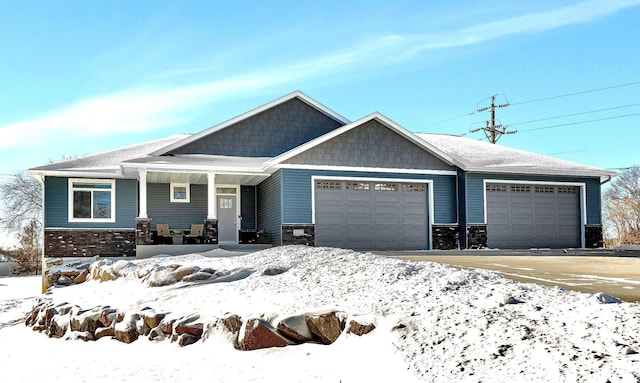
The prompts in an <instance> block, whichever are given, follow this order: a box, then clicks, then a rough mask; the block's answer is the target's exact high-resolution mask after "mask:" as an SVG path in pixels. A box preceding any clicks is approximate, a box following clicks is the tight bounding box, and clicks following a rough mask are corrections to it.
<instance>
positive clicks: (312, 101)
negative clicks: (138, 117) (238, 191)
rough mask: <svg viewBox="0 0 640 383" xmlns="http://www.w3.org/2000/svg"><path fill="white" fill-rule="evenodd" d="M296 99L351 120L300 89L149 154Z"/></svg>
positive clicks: (344, 120)
mask: <svg viewBox="0 0 640 383" xmlns="http://www.w3.org/2000/svg"><path fill="white" fill-rule="evenodd" d="M296 98H297V99H298V100H300V101H302V102H304V103H305V104H307V105H309V106H310V107H312V108H314V109H316V110H317V111H319V112H320V113H323V114H325V115H326V116H328V117H329V118H331V119H333V120H335V121H337V122H339V123H340V124H342V125H346V124H349V123H350V122H351V121H350V120H349V119H347V118H346V117H344V116H342V115H341V114H339V113H337V112H336V111H334V110H332V109H330V108H329V107H327V106H326V105H323V104H321V103H320V102H318V101H316V100H315V99H313V98H311V97H309V96H308V95H307V94H305V93H304V92H302V91H300V90H296V91H293V92H291V93H289V94H286V95H284V96H282V97H279V98H277V99H275V100H272V101H269V102H267V103H266V104H263V105H261V106H258V107H257V108H254V109H251V110H249V111H248V112H245V113H242V114H240V115H238V116H236V117H233V118H230V119H228V120H226V121H224V122H221V123H219V124H216V125H213V126H212V127H210V128H208V129H205V130H202V131H200V132H199V133H196V134H193V135H191V136H190V137H187V138H185V139H184V140H182V141H178V142H175V143H173V144H171V145H169V146H166V147H164V148H161V149H160V150H157V151H155V152H153V153H151V155H154V156H161V155H163V154H166V153H168V152H170V151H172V150H175V149H177V148H180V147H182V146H185V145H188V144H190V143H192V142H194V141H197V140H199V139H201V138H203V137H206V136H208V135H210V134H212V133H215V132H218V131H221V130H223V129H225V128H227V127H229V126H231V125H234V124H237V123H239V122H241V121H243V120H246V119H248V118H251V117H253V116H255V115H257V114H260V113H262V112H264V111H267V110H269V109H271V108H274V107H276V106H278V105H281V104H284V103H285V102H287V101H290V100H293V99H296Z"/></svg>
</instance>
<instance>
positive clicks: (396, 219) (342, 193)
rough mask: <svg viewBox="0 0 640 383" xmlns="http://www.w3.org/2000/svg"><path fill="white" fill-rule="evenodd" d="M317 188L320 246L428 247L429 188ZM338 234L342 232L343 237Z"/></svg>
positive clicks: (350, 183) (351, 184) (368, 185)
mask: <svg viewBox="0 0 640 383" xmlns="http://www.w3.org/2000/svg"><path fill="white" fill-rule="evenodd" d="M338 183H339V184H340V187H339V189H337V188H336V189H329V190H327V189H321V188H318V184H316V185H315V186H314V187H315V196H316V197H315V202H314V203H315V211H316V216H315V221H316V243H317V244H318V245H319V246H341V247H348V248H353V249H359V250H368V249H382V250H385V249H387V250H397V249H424V248H426V247H427V238H428V229H427V227H428V224H427V222H428V220H427V188H426V185H423V186H421V187H415V186H414V185H413V184H411V185H407V186H403V183H392V182H384V183H383V182H360V181H357V180H354V181H340V182H336V183H323V184H322V186H329V187H336V184H338ZM338 232H339V233H338Z"/></svg>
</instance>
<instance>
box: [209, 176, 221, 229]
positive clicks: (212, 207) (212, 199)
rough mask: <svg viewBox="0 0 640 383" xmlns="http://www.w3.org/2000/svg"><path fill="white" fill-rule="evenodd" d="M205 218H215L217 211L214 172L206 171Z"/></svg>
mask: <svg viewBox="0 0 640 383" xmlns="http://www.w3.org/2000/svg"><path fill="white" fill-rule="evenodd" d="M207 181H208V184H207V185H208V188H207V219H217V218H218V211H217V208H216V174H215V173H207Z"/></svg>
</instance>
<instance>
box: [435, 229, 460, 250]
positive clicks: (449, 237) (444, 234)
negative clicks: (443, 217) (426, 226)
mask: <svg viewBox="0 0 640 383" xmlns="http://www.w3.org/2000/svg"><path fill="white" fill-rule="evenodd" d="M459 231H460V227H459V226H458V225H433V226H431V233H432V245H433V249H434V250H454V249H459V248H460V232H459Z"/></svg>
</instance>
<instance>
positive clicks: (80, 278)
mask: <svg viewBox="0 0 640 383" xmlns="http://www.w3.org/2000/svg"><path fill="white" fill-rule="evenodd" d="M88 276H89V270H82V272H80V274H78V276H77V277H76V278H75V279H74V280H73V283H75V284H76V285H77V284H80V283H84V282H86V281H87V277H88Z"/></svg>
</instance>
